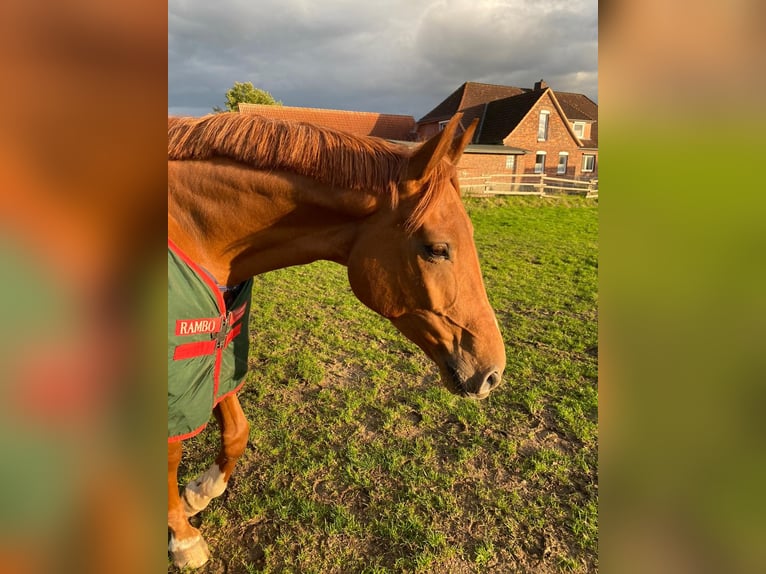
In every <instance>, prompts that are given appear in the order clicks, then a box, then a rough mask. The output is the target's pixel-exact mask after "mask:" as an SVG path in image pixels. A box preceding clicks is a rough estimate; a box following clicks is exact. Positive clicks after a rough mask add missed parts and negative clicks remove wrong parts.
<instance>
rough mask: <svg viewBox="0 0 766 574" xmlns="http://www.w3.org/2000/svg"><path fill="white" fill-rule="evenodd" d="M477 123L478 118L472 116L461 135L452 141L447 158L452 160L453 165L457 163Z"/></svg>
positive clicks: (469, 141) (471, 137)
mask: <svg viewBox="0 0 766 574" xmlns="http://www.w3.org/2000/svg"><path fill="white" fill-rule="evenodd" d="M478 125H479V118H474V120H473V121H472V122H471V125H469V126H468V129H466V130H465V131H464V132H463V135H461V136H460V137H459V138H458V139H456V140H455V141H454V142H453V144H452V148H451V149H450V152H449V158H450V159H451V160H452V164H453V165H457V162H458V161H460V158H461V157H462V156H463V152H464V151H465V148H466V146H467V145H468V144H469V143H471V140H472V139H473V134H474V132H475V131H476V126H478Z"/></svg>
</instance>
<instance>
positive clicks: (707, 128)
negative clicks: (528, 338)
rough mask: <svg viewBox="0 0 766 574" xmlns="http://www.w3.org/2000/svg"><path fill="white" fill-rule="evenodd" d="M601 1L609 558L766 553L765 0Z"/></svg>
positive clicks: (732, 563)
mask: <svg viewBox="0 0 766 574" xmlns="http://www.w3.org/2000/svg"><path fill="white" fill-rule="evenodd" d="M764 6H765V5H764V3H763V2H759V1H756V0H736V1H734V2H711V1H708V0H703V1H701V2H700V1H695V2H691V1H687V0H671V1H662V2H660V1H658V0H644V1H642V2H633V1H626V0H622V1H619V0H618V1H605V2H601V3H600V4H599V36H600V37H599V107H600V116H601V117H600V118H599V119H600V122H599V123H600V124H601V126H602V129H601V137H602V141H603V146H602V153H601V156H600V161H601V174H600V175H601V179H602V183H601V185H602V187H603V189H604V190H605V191H604V193H603V194H602V195H601V199H600V206H599V208H600V226H599V229H600V253H601V259H600V268H599V272H600V273H599V315H600V316H599V319H600V322H599V345H600V355H599V357H600V363H599V369H600V373H599V374H600V376H599V385H600V393H599V405H600V410H599V435H600V440H601V444H600V450H599V461H600V474H599V479H600V480H599V483H600V497H599V504H600V514H599V532H600V538H599V543H600V545H599V549H600V564H601V569H602V570H603V571H604V572H624V573H633V572H636V573H638V572H653V573H660V572H663V573H664V572H667V573H671V572H672V573H685V572H689V573H691V572H695V573H698V572H755V571H760V570H761V569H762V568H763V564H764V563H766V546H764V544H763V542H762V541H763V540H765V539H766V528H765V524H764V517H766V502H765V500H766V499H765V498H764V496H763V495H762V492H761V486H760V485H762V484H766V458H764V448H765V445H766V442H765V441H764V438H765V435H766V427H765V426H764V422H763V421H764V417H763V415H762V414H761V412H760V411H761V410H762V409H761V407H762V406H764V405H766V384H764V383H765V382H766V381H765V379H764V357H766V353H764V343H763V341H764V336H763V333H764V327H766V266H765V265H764V247H766V236H765V234H764V229H765V227H764V221H766V218H765V217H764V216H765V215H766V209H764V207H765V206H766V201H764V195H763V190H764V189H765V188H764V185H763V183H762V179H763V177H762V175H761V174H760V170H761V167H762V165H763V161H762V159H761V158H762V157H763V152H764V144H763V142H764V135H766V131H764V130H766V121H765V120H766V114H765V111H764V106H763V101H764V87H765V86H764V83H765V82H766V73H764V72H766V69H765V62H766V59H765V58H764V57H763V55H764V53H766V50H764V48H766V42H765V39H766V34H764V25H765V24H766V18H764V16H766V12H765V11H764Z"/></svg>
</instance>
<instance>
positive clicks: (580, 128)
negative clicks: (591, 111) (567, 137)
mask: <svg viewBox="0 0 766 574" xmlns="http://www.w3.org/2000/svg"><path fill="white" fill-rule="evenodd" d="M572 130H574V133H575V135H576V136H577V137H578V138H581V139H582V137H583V136H584V135H585V122H575V123H574V124H573V125H572Z"/></svg>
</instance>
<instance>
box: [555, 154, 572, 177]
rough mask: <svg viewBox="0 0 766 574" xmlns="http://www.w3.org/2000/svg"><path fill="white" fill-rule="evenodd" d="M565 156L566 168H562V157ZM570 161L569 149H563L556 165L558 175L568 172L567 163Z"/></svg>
mask: <svg viewBox="0 0 766 574" xmlns="http://www.w3.org/2000/svg"><path fill="white" fill-rule="evenodd" d="M562 157H563V158H564V165H563V167H564V169H563V170H562V169H561V167H562V164H561V158H562ZM568 163H569V152H568V151H562V152H559V163H558V165H557V166H556V174H557V175H564V174H566V172H567V168H568V167H569V166H568V165H567V164H568Z"/></svg>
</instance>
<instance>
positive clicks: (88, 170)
mask: <svg viewBox="0 0 766 574" xmlns="http://www.w3.org/2000/svg"><path fill="white" fill-rule="evenodd" d="M599 8H600V62H599V67H600V74H599V77H600V84H599V92H600V93H599V107H600V114H601V118H600V122H599V123H600V125H601V128H600V129H601V142H602V145H601V149H600V161H601V167H600V172H601V173H600V176H601V179H602V180H603V183H602V185H601V187H602V193H601V199H600V203H601V205H600V210H601V216H600V217H601V220H600V230H601V234H600V248H601V261H600V345H601V349H600V426H601V430H600V436H601V451H600V467H601V472H600V490H601V496H600V532H601V537H600V554H601V558H600V563H601V569H602V570H603V571H604V572H627V573H630V572H653V573H660V572H673V573H674V574H675V573H683V572H708V571H709V572H750V571H756V570H757V569H758V568H759V567H762V565H763V564H764V563H766V546H764V544H763V540H764V539H766V529H765V528H764V516H766V508H765V506H766V502H764V500H765V499H764V497H763V495H762V493H761V489H762V485H763V484H766V462H765V461H766V458H764V445H765V444H766V441H765V440H764V439H765V438H766V436H765V435H766V429H765V428H764V422H763V421H764V416H763V413H762V411H763V408H764V406H766V385H765V384H764V375H763V373H764V368H763V367H764V356H765V355H766V353H764V343H763V340H764V335H763V334H764V327H765V326H766V325H765V323H766V266H765V265H764V248H766V241H765V240H764V221H766V218H764V215H765V211H766V210H765V209H764V207H765V205H764V204H765V203H766V202H764V198H763V194H764V191H763V190H764V188H766V186H764V184H763V183H762V182H761V180H762V177H761V174H760V168H761V166H762V165H763V163H764V162H763V159H762V158H763V151H764V149H763V148H764V146H763V141H764V133H765V132H764V130H765V129H766V118H765V117H764V115H765V114H764V106H763V93H764V91H763V90H764V81H765V79H766V73H764V72H766V70H764V62H765V61H766V58H764V57H763V54H764V53H766V51H765V50H764V48H765V47H766V46H764V38H766V34H764V29H763V28H764V23H765V22H766V18H764V16H766V14H764V4H763V3H762V2H758V1H757V0H733V1H731V2H712V1H709V0H703V1H700V0H697V1H696V2H690V1H686V0H681V1H678V0H675V1H673V0H663V1H662V2H660V1H659V0H644V1H642V2H637V1H628V0H622V1H607V2H601V3H600V7H599ZM166 27H167V11H166V6H165V5H164V4H160V5H158V4H157V3H155V2H149V1H148V0H138V1H134V2H130V3H127V2H124V1H122V0H120V1H118V2H96V1H95V0H62V1H61V2H56V3H51V2H41V1H40V0H24V1H21V0H5V1H4V2H2V3H1V4H0V69H2V70H3V78H4V81H3V83H2V88H1V89H0V114H1V117H0V177H2V180H3V182H2V186H0V193H1V194H2V201H0V206H1V208H0V269H2V273H3V281H2V287H0V293H2V295H3V297H2V299H1V300H0V309H2V315H0V316H1V317H2V318H3V322H4V326H5V329H3V331H2V333H1V334H0V368H1V369H2V371H0V393H1V394H2V396H1V397H0V410H2V416H1V417H0V456H1V457H2V461H3V463H2V464H3V471H2V473H0V565H1V566H0V570H2V572H12V573H15V572H20V573H38V572H77V573H84V572H154V571H161V570H162V568H163V567H166V564H167V556H166V540H167V539H166V538H165V536H166V531H165V527H164V526H163V523H164V517H163V515H164V514H165V486H164V485H163V483H162V474H161V473H160V472H159V471H160V470H161V468H162V466H161V465H162V462H163V459H164V455H165V449H164V447H163V444H162V439H163V438H164V436H165V429H164V427H165V412H166V411H165V382H164V381H165V374H164V373H165V365H164V359H163V355H164V352H163V350H162V349H163V345H164V343H163V341H162V340H161V339H162V337H161V335H159V333H161V332H162V331H163V329H164V327H162V328H159V329H158V328H157V326H158V325H160V326H162V325H163V322H164V317H165V313H166V311H165V305H166V303H165V269H164V265H165V264H164V255H163V247H162V245H163V243H162V242H163V241H164V238H165V223H164V220H163V218H162V208H163V205H164V195H163V188H164V187H165V169H166V167H165V151H164V150H165V141H166V140H165V138H166V135H165V118H166V115H167V101H166V93H167V66H166V61H167V60H166V58H167V44H166V42H167V30H166ZM466 80H470V78H466Z"/></svg>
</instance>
